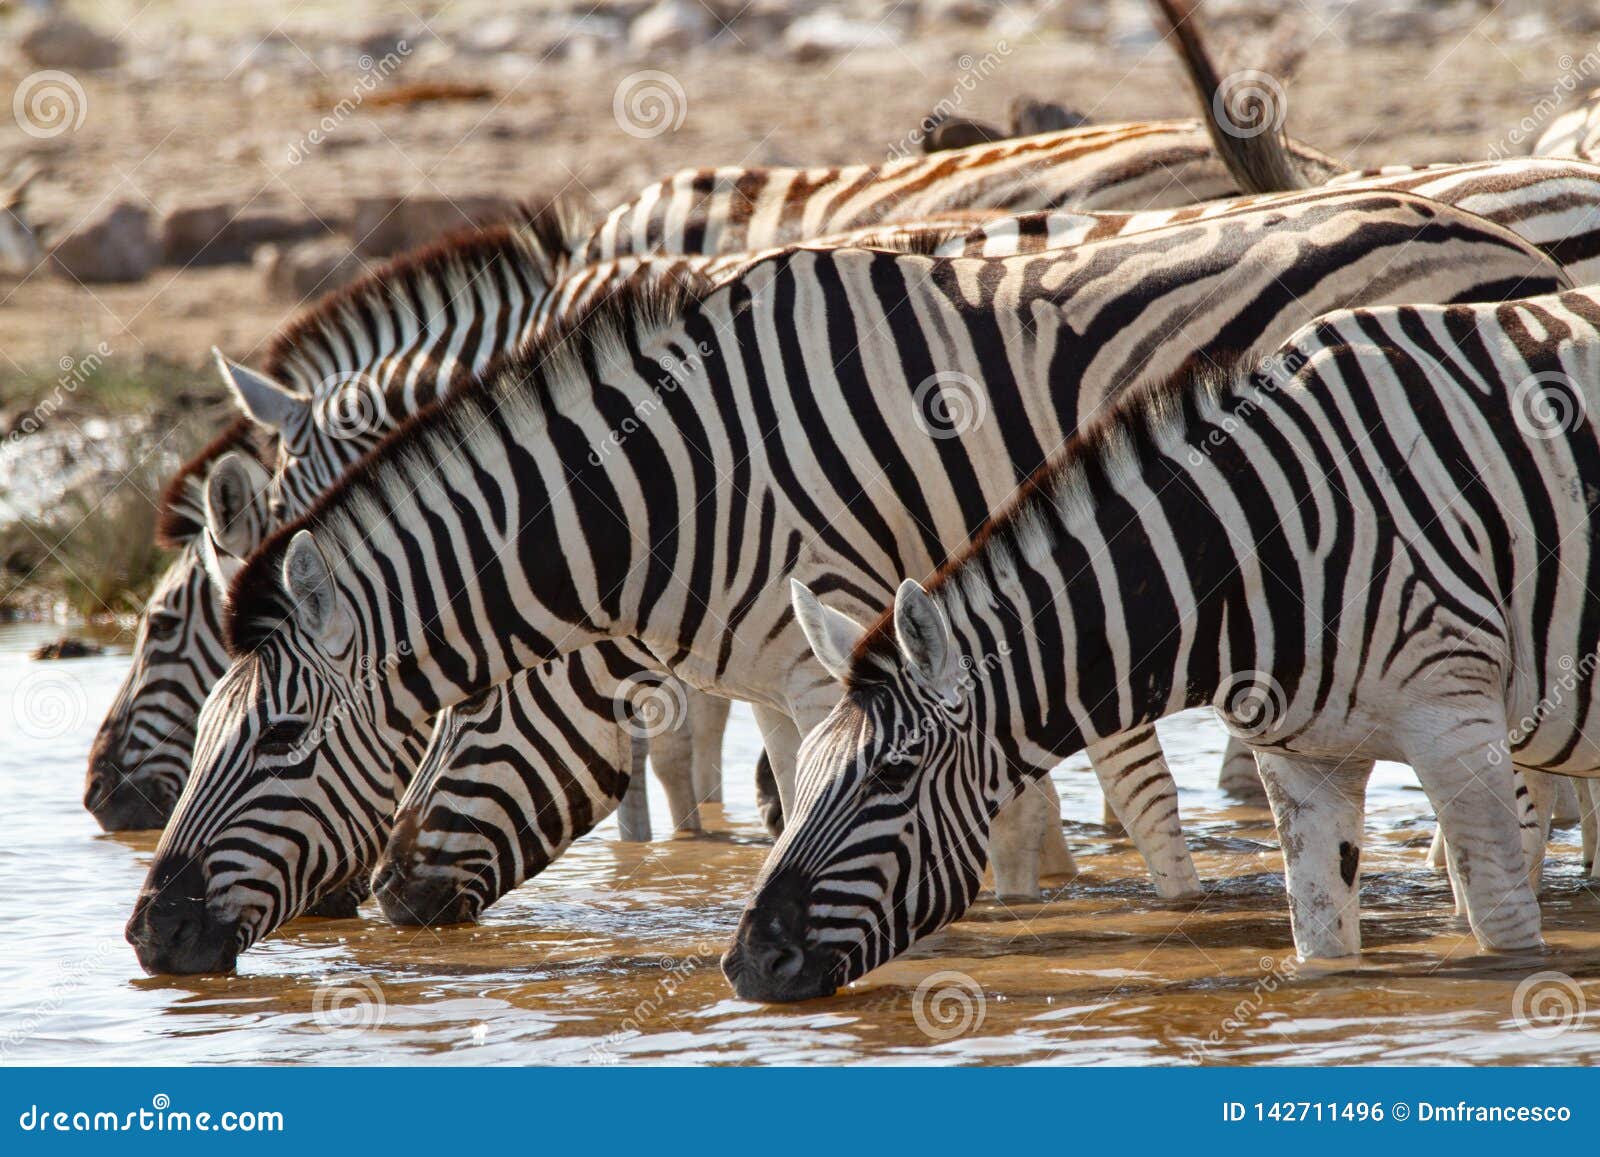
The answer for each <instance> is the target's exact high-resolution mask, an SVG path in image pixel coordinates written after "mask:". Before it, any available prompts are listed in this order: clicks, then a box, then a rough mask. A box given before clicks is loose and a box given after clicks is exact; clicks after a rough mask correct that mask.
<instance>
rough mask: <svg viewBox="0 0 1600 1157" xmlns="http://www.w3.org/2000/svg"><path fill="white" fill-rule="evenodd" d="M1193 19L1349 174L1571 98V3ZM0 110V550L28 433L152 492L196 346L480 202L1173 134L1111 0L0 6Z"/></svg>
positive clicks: (1574, 6) (1524, 140)
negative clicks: (143, 432) (1022, 104)
mask: <svg viewBox="0 0 1600 1157" xmlns="http://www.w3.org/2000/svg"><path fill="white" fill-rule="evenodd" d="M1201 11H1202V15H1203V17H1204V18H1205V20H1206V27H1207V29H1208V30H1209V31H1210V33H1211V35H1212V39H1213V42H1214V48H1215V50H1216V51H1218V52H1219V53H1220V54H1221V55H1222V56H1223V58H1224V62H1225V64H1226V65H1227V66H1228V67H1230V68H1238V67H1246V66H1261V67H1267V68H1269V69H1275V68H1278V67H1280V66H1281V65H1282V64H1283V63H1284V62H1286V61H1289V60H1290V59H1292V58H1293V57H1294V56H1295V55H1297V54H1298V53H1299V50H1302V49H1303V50H1304V51H1303V56H1302V58H1301V60H1300V63H1299V66H1298V70H1297V71H1296V72H1295V73H1294V74H1293V75H1292V77H1291V78H1290V79H1289V81H1288V84H1287V90H1288V93H1289V128H1290V129H1291V131H1292V132H1293V133H1294V134H1295V135H1296V136H1298V137H1300V138H1301V139H1303V140H1306V141H1309V142H1311V143H1313V144H1316V145H1318V146H1320V147H1321V148H1323V149H1325V150H1327V151H1328V152H1331V153H1333V154H1334V155H1335V156H1337V157H1340V158H1341V159H1344V160H1346V161H1348V162H1349V163H1351V164H1357V165H1369V164H1380V163H1386V162H1414V161H1431V160H1455V159H1476V158H1480V157H1483V156H1485V155H1488V154H1489V153H1490V152H1491V151H1492V150H1497V151H1498V152H1500V153H1517V152H1523V151H1526V149H1527V147H1528V144H1529V142H1530V141H1531V138H1532V136H1533V135H1536V134H1537V132H1538V128H1539V124H1538V123H1533V124H1531V126H1530V124H1529V123H1527V122H1525V118H1533V119H1534V120H1535V121H1537V120H1538V118H1539V117H1541V116H1543V115H1545V114H1540V113H1537V112H1536V109H1538V108H1539V107H1540V102H1541V100H1543V99H1544V98H1546V97H1549V96H1550V95H1551V94H1552V93H1554V94H1555V95H1558V96H1559V95H1564V94H1566V93H1568V92H1572V93H1581V92H1583V91H1586V90H1587V89H1588V88H1590V87H1594V86H1596V85H1600V45H1597V41H1600V3H1596V2H1594V0H1582V2H1579V0H1516V2H1514V3H1510V2H1502V3H1500V4H1493V3H1488V2H1428V0H1353V2H1345V0H1298V2H1294V3H1274V2H1271V0H1207V2H1206V3H1205V5H1204V6H1203V8H1202V10H1201ZM4 93H10V94H12V102H11V105H12V114H13V115H12V116H11V117H10V118H9V119H7V120H4V121H0V188H3V187H4V186H5V185H6V184H8V183H13V184H14V183H18V182H21V181H22V180H24V179H26V178H29V177H30V176H31V181H29V183H28V184H27V187H26V191H25V199H24V200H23V201H22V202H21V203H20V206H19V207H18V209H17V214H16V215H15V216H13V215H12V214H10V213H6V212H0V434H9V435H10V436H9V437H8V438H7V439H6V440H5V441H3V442H0V523H4V522H5V521H6V519H7V517H8V516H9V517H11V518H13V519H15V518H19V517H22V516H23V515H24V514H26V515H29V516H35V515H39V514H41V512H42V513H44V514H48V513H49V511H48V508H49V507H50V506H51V505H52V504H53V503H54V502H55V501H56V495H55V493H54V491H53V488H52V487H51V486H50V485H49V484H44V489H43V490H42V491H41V490H40V489H39V484H37V483H36V482H34V481H31V480H30V479H31V478H32V475H31V474H30V471H33V472H38V470H39V453H40V452H39V451H37V450H36V451H33V452H32V453H33V457H32V458H31V459H30V457H29V454H30V451H29V449H28V447H30V446H32V447H40V446H44V445H45V444H46V442H45V440H42V439H41V438H40V437H39V436H40V434H41V433H42V432H45V431H50V430H54V432H55V434H56V435H57V436H58V437H57V441H56V443H55V446H56V449H54V450H52V451H51V453H54V454H56V456H57V457H58V458H59V457H62V456H63V455H65V456H66V457H72V458H76V457H81V451H82V448H83V447H84V446H85V445H87V444H92V443H95V442H100V441H104V440H106V439H108V438H109V439H112V440H117V439H121V440H122V441H124V442H126V444H127V445H128V446H130V447H134V448H133V449H131V450H128V451H127V452H126V453H110V454H104V453H102V456H101V458H100V459H97V462H98V463H99V464H98V466H97V467H96V470H97V471H98V473H97V474H96V477H99V478H101V479H102V480H104V479H110V480H112V481H113V482H117V483H118V484H119V485H126V483H122V482H121V481H120V479H119V475H126V474H127V473H128V472H129V471H130V470H133V471H134V472H135V473H136V474H138V473H139V471H138V469H136V468H138V467H140V466H144V467H148V469H146V470H144V473H147V474H149V475H150V477H151V479H152V483H151V484H153V481H155V480H158V478H159V474H160V472H161V468H163V467H164V466H165V465H166V464H167V463H168V462H169V461H171V460H172V459H173V457H174V456H175V455H176V454H177V453H179V452H181V450H182V449H183V448H186V447H187V446H188V445H191V444H193V443H194V442H195V441H198V440H199V438H200V437H201V436H203V434H204V433H205V432H206V431H207V430H209V429H210V428H211V426H212V425H213V424H214V423H215V422H216V421H217V420H218V411H217V410H216V408H215V407H214V406H212V405H210V404H209V403H211V402H213V401H214V400H215V391H214V387H213V384H212V382H211V379H210V371H209V370H208V368H207V367H206V364H205V362H206V351H207V350H208V349H209V348H210V347H211V346H212V345H214V344H215V345H220V346H222V347H223V348H224V349H226V350H227V351H228V352H229V353H230V354H231V355H232V356H234V357H237V358H240V359H243V360H249V359H250V358H251V357H252V356H254V355H255V354H256V353H257V352H259V350H260V348H261V346H262V344H263V342H264V341H265V339H267V338H268V337H269V336H270V334H271V333H272V331H273V330H274V329H275V328H276V327H277V326H278V325H279V324H281V323H282V321H283V320H284V319H285V318H286V317H287V316H288V315H290V314H291V313H292V312H293V310H294V309H295V308H296V307H297V306H298V305H299V304H300V303H301V302H302V301H303V300H307V299H310V298H313V297H315V296H316V294H318V293H319V292H322V291H324V290H326V289H328V288H331V287H333V286H334V285H336V284H338V283H339V282H340V281H341V280H344V279H347V278H349V277H351V276H354V275H356V274H358V273H359V272H360V271H361V270H362V269H364V268H368V267H370V266H372V265H373V264H375V263H376V262H378V261H381V260H382V259H383V258H384V257H385V256H388V255H390V254H392V253H394V252H397V251H399V250H401V249H403V248H406V247H408V246H410V245H413V244H416V243H418V242H420V241H422V240H425V239H426V238H427V237H428V236H430V235H432V234H434V233H436V232H438V231H440V230H442V229H446V228H449V227H452V226H457V225H461V224H464V223H466V222H467V221H468V220H469V219H471V218H473V217H475V216H481V215H483V214H486V213H492V212H494V211H495V209H496V207H497V206H499V205H501V204H503V203H504V202H505V200H506V199H508V198H534V197H546V196H550V195H552V194H556V193H566V194H568V195H571V196H576V197H578V198H580V199H582V200H585V201H587V202H589V203H590V204H592V205H594V206H595V207H596V208H599V207H601V206H605V205H607V204H609V203H612V202H615V201H616V200H618V199H621V198H623V197H625V196H626V195H628V194H629V193H630V192H631V191H632V190H633V189H635V188H637V187H638V186H640V185H642V184H644V183H645V182H647V181H649V180H650V179H652V178H654V177H657V176H659V175H661V174H663V173H665V172H668V171H671V170H672V169H675V168H678V167H681V166H685V165H691V164H693V165H701V164H711V163H716V164H739V163H766V164H773V163H785V164H796V163H798V164H813V163H835V162H850V161H870V160H882V159H885V158H886V157H889V156H891V155H897V154H899V153H902V152H905V151H907V150H912V151H914V150H915V149H916V140H915V138H914V136H913V135H912V134H913V131H914V129H915V127H916V126H917V124H918V122H919V121H920V120H921V119H922V118H923V117H924V116H925V115H926V114H927V113H928V112H929V110H930V109H932V108H934V107H935V106H936V105H938V104H939V103H940V102H941V101H947V102H951V103H952V104H953V105H954V107H956V109H957V111H958V112H960V113H961V114H962V115H968V116H974V117H979V118H983V119H986V120H992V121H996V122H1002V123H1003V122H1004V121H1005V120H1006V114H1007V109H1008V107H1009V105H1010V104H1011V102H1012V101H1013V99H1015V98H1017V97H1021V96H1031V97H1037V98H1045V99H1048V100H1052V101H1057V102H1061V103H1063V104H1066V105H1068V106H1071V107H1072V108H1075V109H1077V110H1079V111H1081V112H1082V113H1084V114H1086V115H1088V116H1089V117H1091V118H1093V119H1094V120H1097V121H1115V120H1126V119H1136V118H1142V117H1151V116H1171V115H1187V114H1189V113H1190V112H1192V111H1193V98H1192V96H1191V94H1190V92H1189V90H1188V88H1187V87H1186V85H1185V84H1184V82H1183V80H1182V78H1181V74H1180V73H1179V71H1178V69H1177V67H1176V65H1175V63H1174V60H1173V58H1172V56H1171V53H1170V52H1169V51H1168V49H1167V48H1166V47H1165V46H1164V45H1163V44H1162V43H1161V42H1160V40H1159V38H1158V37H1157V35H1156V34H1155V32H1154V29H1153V26H1152V24H1151V22H1150V19H1149V17H1148V14H1147V12H1146V9H1145V7H1144V5H1143V4H1142V3H1140V2H1138V0H1055V2H1053V3H1052V2H1050V0H1009V2H1003V0H907V2H903V3H898V4H897V3H892V2H890V3H885V2H879V0H842V2H838V3H829V2H827V0H823V2H822V3H809V2H806V0H750V2H749V3H744V2H742V0H662V2H659V3H655V2H650V3H646V2H635V0H600V2H598V3H588V2H584V0H577V2H574V0H534V2H525V3H520V4H510V3H505V2H503V0H502V2H495V0H431V2H420V0H401V2H396V3H386V4H385V3H377V2H376V0H370V2H360V3H334V2H333V0H308V2H306V3H301V4H297V5H293V6H290V7H289V8H288V9H287V10H282V9H280V8H279V7H278V6H270V5H253V4H243V3H220V4H218V3H208V2H206V0H98V2H97V3H94V4H89V3H82V4H79V5H75V6H73V5H58V4H51V3H48V2H47V0H36V2H35V3H12V4H11V5H9V6H7V5H5V3H4V0H0V95H3V94H4ZM1567 99H1568V100H1569V101H1570V100H1571V99H1572V98H1571V96H1568V97H1567ZM8 173H9V174H11V178H10V181H9V182H8V181H7V179H6V174H8ZM22 223H25V224H26V225H27V226H28V228H29V229H31V233H32V239H31V240H30V239H29V237H28V236H27V235H26V234H25V233H24V232H23V231H22V230H21V224H22ZM86 366H87V367H89V368H88V369H87V370H86V368H85V367H86ZM52 398H53V399H55V402H54V404H53V405H50V404H48V403H49V400H50V399H52ZM41 405H44V406H45V412H42V413H41ZM129 410H132V411H134V412H135V413H143V414H149V415H154V417H153V418H151V419H150V422H149V427H150V429H149V433H150V435H151V437H150V438H149V439H148V440H146V441H139V440H136V439H128V438H126V436H125V433H123V432H121V431H122V427H118V426H116V424H115V421H114V419H115V418H116V417H117V416H118V415H119V414H121V413H126V412H127V411H129ZM93 418H101V419H105V424H103V425H102V426H99V427H91V426H87V425H86V424H85V423H87V422H88V421H89V420H90V419H93ZM63 423H68V424H70V427H71V428H70V430H68V429H65V428H64V426H63ZM19 430H22V431H23V432H24V435H23V436H22V437H18V431H19ZM63 446H64V447H65V449H62V448H61V447H63ZM152 447H154V449H152ZM152 454H153V455H154V457H152ZM80 465H81V464H80ZM80 472H81V471H80ZM46 473H48V471H46ZM141 477H142V475H141ZM140 484H141V485H144V483H142V482H141V483H140ZM8 492H9V493H10V495H11V497H10V499H9V502H10V505H9V507H8V505H7V503H8V498H7V495H8ZM147 505H148V504H147ZM5 552H6V536H5V535H4V534H3V533H0V570H3V569H4V567H5ZM35 553H37V551H35ZM46 553H49V552H46ZM3 587H4V584H3V583H0V605H3V604H4V603H5V602H6V599H5V597H4V594H5V592H4V589H3Z"/></svg>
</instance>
